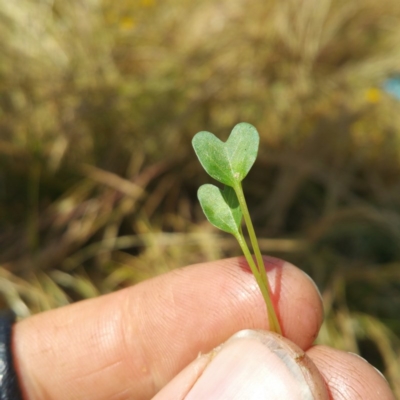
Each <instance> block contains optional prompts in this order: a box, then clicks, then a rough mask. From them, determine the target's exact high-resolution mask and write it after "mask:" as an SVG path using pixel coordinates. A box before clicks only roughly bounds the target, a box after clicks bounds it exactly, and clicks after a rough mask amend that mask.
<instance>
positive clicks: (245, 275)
mask: <svg viewBox="0 0 400 400" xmlns="http://www.w3.org/2000/svg"><path fill="white" fill-rule="evenodd" d="M264 261H265V266H266V269H267V273H268V277H269V281H270V285H271V292H272V300H273V303H274V305H275V308H276V310H277V314H278V318H279V320H280V322H281V325H282V329H283V333H284V335H285V336H286V337H287V338H288V339H290V340H291V341H293V342H295V343H296V344H297V345H299V346H300V347H301V348H303V349H307V348H308V347H310V345H311V344H312V342H313V340H314V339H315V337H316V336H317V334H318V330H319V327H320V324H321V322H322V303H321V299H320V297H319V294H318V292H317V290H316V288H315V285H314V284H313V283H312V281H311V280H310V279H309V278H308V276H307V275H305V274H304V273H302V272H301V271H300V270H299V269H297V268H296V267H294V266H292V265H290V264H288V263H285V262H284V261H281V260H278V259H274V258H265V259H264ZM246 328H249V329H268V319H267V315H266V307H265V303H264V301H263V298H262V296H261V293H260V291H259V289H258V287H257V284H256V282H255V280H254V277H253V276H252V274H251V273H250V271H249V268H248V266H247V263H246V262H245V260H244V259H243V258H233V259H228V260H223V261H217V262H212V263H205V264H197V265H193V266H191V267H186V268H182V269H177V270H174V271H172V272H170V273H167V274H165V275H161V276H159V277H157V278H153V279H150V280H148V281H145V282H143V283H141V284H138V285H136V286H134V287H131V288H128V289H125V290H121V291H119V292H116V293H113V294H110V295H107V296H102V297H99V298H96V299H92V300H87V301H84V302H80V303H75V304H72V305H70V306H67V307H64V308H62V309H58V310H52V311H49V312H46V313H43V314H39V315H36V316H34V317H31V318H29V319H26V320H24V321H21V322H20V323H18V324H17V325H16V326H15V331H14V347H15V350H14V354H15V358H16V363H17V370H18V373H19V376H20V381H21V385H22V387H23V391H24V394H25V397H26V398H27V399H57V400H64V399H71V398H74V399H86V400H87V399H100V400H101V399H107V400H109V399H117V398H118V399H120V398H121V399H122V398H134V399H138V400H140V399H148V398H150V397H151V396H153V395H154V394H155V393H156V392H157V391H158V390H160V389H161V388H162V387H163V386H164V385H165V384H166V383H167V382H168V381H169V380H170V379H171V378H172V377H173V376H175V375H176V374H177V373H178V372H179V371H180V370H182V369H183V368H184V367H185V366H186V365H187V364H189V363H190V362H191V361H192V360H193V359H194V358H196V356H197V354H199V353H200V352H202V353H205V352H208V351H210V350H211V349H213V348H214V347H216V346H217V345H219V344H220V343H222V342H223V341H225V340H226V339H227V338H228V337H230V336H231V335H233V334H234V333H235V332H237V331H239V330H242V329H246Z"/></svg>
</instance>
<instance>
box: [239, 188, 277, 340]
mask: <svg viewBox="0 0 400 400" xmlns="http://www.w3.org/2000/svg"><path fill="white" fill-rule="evenodd" d="M233 189H234V190H235V193H236V196H237V198H238V200H239V204H240V208H241V209H242V213H243V218H244V221H245V224H246V228H247V231H248V233H249V237H250V242H251V247H252V248H253V251H254V255H255V257H256V261H257V266H258V272H259V276H260V277H261V280H262V283H263V284H262V285H260V283H259V286H260V289H261V291H262V292H263V288H264V291H266V295H265V296H264V293H263V296H264V299H265V302H266V304H267V309H268V319H269V321H270V327H271V329H272V330H274V331H275V332H277V333H279V334H282V330H281V327H280V324H279V321H278V318H277V316H276V313H275V308H274V306H273V305H272V301H271V296H270V286H269V282H268V277H267V273H266V272H265V266H264V262H263V259H262V256H261V251H260V248H259V246H258V242H257V237H256V233H255V231H254V227H253V223H252V222H251V218H250V213H249V209H248V208H247V203H246V199H245V197H244V194H243V189H242V185H241V183H240V182H238V183H237V184H236V185H235V186H234V188H233ZM237 239H238V238H237ZM242 239H243V238H242ZM238 241H239V239H238ZM243 241H244V239H243ZM244 243H245V244H246V242H245V241H244ZM239 244H240V241H239ZM240 247H242V250H243V253H244V249H243V246H242V244H240ZM246 247H247V244H246ZM247 250H248V247H247ZM245 257H246V254H245ZM246 259H247V257H246ZM250 259H251V260H252V262H253V259H252V257H251V256H250ZM247 262H249V260H247ZM253 264H254V262H253ZM249 265H250V263H249ZM250 268H251V266H250ZM253 273H254V272H253ZM256 279H257V277H256ZM271 321H272V323H271Z"/></svg>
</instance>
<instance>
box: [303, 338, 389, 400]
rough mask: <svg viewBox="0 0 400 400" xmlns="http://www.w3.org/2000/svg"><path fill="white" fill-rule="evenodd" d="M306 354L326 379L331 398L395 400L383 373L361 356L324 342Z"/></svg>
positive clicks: (338, 399) (333, 399)
mask: <svg viewBox="0 0 400 400" xmlns="http://www.w3.org/2000/svg"><path fill="white" fill-rule="evenodd" d="M307 354H308V356H309V357H310V358H311V359H312V360H313V362H314V363H315V365H316V366H317V367H318V369H319V370H320V372H321V374H322V376H323V377H324V380H325V382H327V385H328V390H329V392H330V395H331V398H332V400H342V399H346V400H377V399H384V400H395V397H394V395H393V393H392V391H391V390H390V387H389V385H388V383H387V381H386V380H385V378H384V377H383V375H382V374H381V373H380V372H378V370H376V369H375V368H374V367H373V366H372V365H371V364H369V363H368V362H367V361H365V360H364V359H363V358H361V357H360V356H358V355H356V354H351V353H346V352H344V351H340V350H335V349H332V348H330V347H326V346H314V347H312V348H311V349H310V350H308V351H307Z"/></svg>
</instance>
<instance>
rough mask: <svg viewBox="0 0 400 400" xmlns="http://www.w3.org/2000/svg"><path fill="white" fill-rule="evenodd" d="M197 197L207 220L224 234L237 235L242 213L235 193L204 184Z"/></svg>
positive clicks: (226, 187)
mask: <svg viewBox="0 0 400 400" xmlns="http://www.w3.org/2000/svg"><path fill="white" fill-rule="evenodd" d="M197 197H198V198H199V201H200V205H201V208H202V209H203V211H204V214H205V216H206V217H207V219H208V220H209V221H210V222H211V224H213V225H214V226H215V227H217V228H219V229H221V230H222V231H224V232H228V233H232V235H235V236H236V235H238V234H239V231H240V223H241V221H242V211H241V209H240V205H239V201H238V199H237V197H236V194H235V191H234V190H233V189H232V188H231V187H229V186H225V188H224V189H223V190H221V189H220V188H218V187H216V186H214V185H211V184H206V185H202V186H200V188H199V190H198V192H197Z"/></svg>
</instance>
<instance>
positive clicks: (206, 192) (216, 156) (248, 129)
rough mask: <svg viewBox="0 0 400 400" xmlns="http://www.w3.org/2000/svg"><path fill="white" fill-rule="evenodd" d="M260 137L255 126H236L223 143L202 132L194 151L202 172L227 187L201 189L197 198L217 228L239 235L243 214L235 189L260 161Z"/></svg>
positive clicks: (195, 141)
mask: <svg viewBox="0 0 400 400" xmlns="http://www.w3.org/2000/svg"><path fill="white" fill-rule="evenodd" d="M259 140H260V139H259V135H258V132H257V130H256V128H254V126H252V125H250V124H247V123H245V122H242V123H240V124H237V125H236V126H235V127H234V128H233V130H232V132H231V134H230V136H229V138H228V140H227V141H226V142H225V143H224V142H222V141H221V140H219V139H218V138H217V137H215V136H214V135H213V134H212V133H210V132H199V133H197V134H196V135H195V137H194V138H193V142H192V143H193V148H194V150H195V152H196V155H197V157H198V158H199V161H200V163H201V165H202V166H203V168H204V169H205V170H206V171H207V173H208V174H209V175H210V176H211V177H213V178H214V179H216V180H217V181H219V182H221V183H223V184H224V185H227V186H226V187H225V188H224V189H223V190H221V189H219V188H217V187H216V186H214V185H210V184H207V185H203V186H201V187H200V188H199V191H198V198H199V201H200V205H201V207H202V209H203V211H204V214H205V216H206V217H207V219H208V220H209V221H210V223H211V224H213V225H214V226H216V227H217V228H219V229H221V230H223V231H225V232H228V233H231V234H233V235H235V236H236V235H238V234H239V232H240V225H241V221H242V211H241V208H240V205H239V200H238V198H237V196H236V193H235V190H234V189H233V188H234V187H237V185H239V184H240V182H241V181H242V180H243V179H244V178H245V177H246V175H247V174H248V172H249V171H250V168H251V167H252V166H253V164H254V161H255V160H256V157H257V152H258V144H259Z"/></svg>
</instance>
